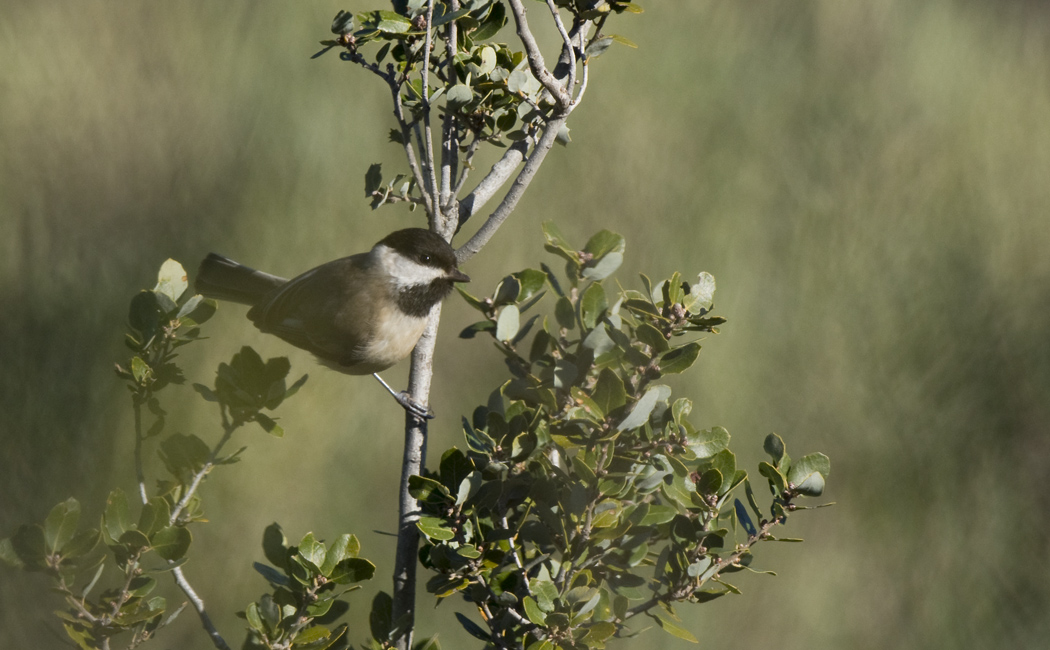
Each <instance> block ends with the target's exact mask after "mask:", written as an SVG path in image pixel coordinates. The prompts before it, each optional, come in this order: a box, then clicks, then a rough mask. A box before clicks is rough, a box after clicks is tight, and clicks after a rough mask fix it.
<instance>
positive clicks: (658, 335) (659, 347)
mask: <svg viewBox="0 0 1050 650" xmlns="http://www.w3.org/2000/svg"><path fill="white" fill-rule="evenodd" d="M634 334H635V336H637V337H638V340H639V341H641V342H642V343H645V344H646V345H648V346H649V347H651V348H652V349H653V351H654V352H657V353H660V352H666V351H667V350H670V349H671V344H670V343H668V342H667V337H665V336H664V334H663V332H661V331H660V330H658V329H656V328H655V327H653V326H652V325H650V324H649V323H642V324H641V325H639V326H638V327H637V328H635V330H634Z"/></svg>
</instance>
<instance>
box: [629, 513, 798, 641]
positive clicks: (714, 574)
mask: <svg viewBox="0 0 1050 650" xmlns="http://www.w3.org/2000/svg"><path fill="white" fill-rule="evenodd" d="M780 523H782V522H781V520H779V519H770V520H769V521H767V522H766V523H764V524H762V528H760V529H759V530H758V534H757V535H753V536H751V537H748V540H747V542H745V543H743V544H740V545H739V546H738V547H737V549H736V550H735V551H733V552H732V553H730V554H729V555H727V556H725V557H723V558H721V559H720V560H719V561H718V562H716V563H715V564H714V568H715V570H714V571H711V570H710V569H708V571H710V573H711V575H710V576H708V577H707V578H705V579H704V580H703V581H702V582H700V583H699V584H698V585H696V586H695V587H694V586H692V585H690V586H689V593H692V592H695V591H696V590H698V589H702V588H703V586H704V585H705V584H707V583H708V582H709V581H710V580H715V581H717V580H718V574H719V573H721V572H722V571H723V570H725V568H726V567H728V566H730V565H735V564H736V563H738V562H739V561H740V558H742V557H744V555H745V554H747V553H748V552H749V551H750V550H751V547H752V546H754V545H755V544H757V543H758V542H760V541H762V540H763V539H765V538H766V535H767V534H768V533H769V531H770V530H771V529H772V528H773V527H774V526H776V525H778V524H780ZM675 599H676V598H675V597H674V596H673V594H672V592H668V593H666V594H663V595H662V596H653V597H652V598H650V599H649V600H647V601H645V602H644V603H640V604H638V605H635V606H634V607H632V608H630V609H629V610H627V615H626V616H624V620H626V619H629V618H632V617H634V616H637V615H638V614H644V613H646V612H647V611H649V610H650V609H652V608H653V607H655V606H656V605H658V604H660V603H661V602H666V601H668V600H675Z"/></svg>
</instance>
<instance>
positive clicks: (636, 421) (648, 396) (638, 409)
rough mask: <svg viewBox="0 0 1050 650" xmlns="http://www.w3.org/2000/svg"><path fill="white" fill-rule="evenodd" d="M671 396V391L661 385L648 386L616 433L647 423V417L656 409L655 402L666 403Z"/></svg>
mask: <svg viewBox="0 0 1050 650" xmlns="http://www.w3.org/2000/svg"><path fill="white" fill-rule="evenodd" d="M670 396H671V389H670V388H668V387H667V386H663V385H659V384H657V385H655V386H650V387H649V389H648V390H647V391H645V395H642V398H641V399H639V400H638V402H637V403H635V405H634V408H633V409H631V413H630V414H629V415H628V416H627V417H625V418H624V419H623V421H622V422H620V425H619V426H618V427H616V430H617V431H629V430H631V429H637V428H638V427H640V426H642V425H643V424H645V423H646V422H648V421H649V415H650V414H651V413H652V412H653V409H655V408H656V404H657V402H661V401H666V400H667V398H668V397H670Z"/></svg>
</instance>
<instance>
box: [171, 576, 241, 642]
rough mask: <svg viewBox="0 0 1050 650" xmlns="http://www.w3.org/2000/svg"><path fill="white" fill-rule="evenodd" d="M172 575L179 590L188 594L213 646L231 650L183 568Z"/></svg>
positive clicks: (187, 596)
mask: <svg viewBox="0 0 1050 650" xmlns="http://www.w3.org/2000/svg"><path fill="white" fill-rule="evenodd" d="M171 573H172V575H174V576H175V584H177V585H178V586H179V589H182V593H184V594H186V598H188V599H189V601H190V603H191V604H192V605H193V609H195V610H197V616H199V617H200V619H201V625H202V626H203V627H204V631H205V632H207V633H208V636H209V637H210V638H211V642H212V644H214V645H215V647H216V648H219V650H230V646H229V645H227V644H226V640H225V639H223V638H222V635H221V634H219V631H218V630H217V629H215V624H213V623H212V622H211V617H210V616H208V612H207V610H205V608H204V601H203V600H202V599H201V597H200V596H198V595H197V592H196V591H194V590H193V587H192V586H190V583H189V581H188V580H186V576H185V575H183V573H182V567H180V566H177V567H175V568H174V569H172V570H171Z"/></svg>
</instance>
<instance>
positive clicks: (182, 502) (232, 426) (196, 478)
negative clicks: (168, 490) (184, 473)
mask: <svg viewBox="0 0 1050 650" xmlns="http://www.w3.org/2000/svg"><path fill="white" fill-rule="evenodd" d="M219 408H220V409H221V410H222V419H223V423H222V428H223V433H222V438H220V439H219V444H217V445H215V449H212V451H211V454H209V455H208V460H207V461H206V462H205V463H204V465H203V466H202V467H201V468H200V469H199V470H197V472H196V473H195V474H194V475H193V479H191V480H190V484H189V487H187V488H186V492H185V494H183V495H182V498H181V499H179V502H178V503H177V504H175V507H174V508H172V509H171V516H170V517H169V518H168V525H169V526H174V525H175V522H176V521H178V520H179V515H181V514H182V511H183V510H184V509H185V508H186V505H187V504H189V502H190V499H192V498H193V495H194V494H196V492H197V488H198V487H200V484H201V481H203V480H204V477H205V476H207V475H208V472H210V471H211V470H212V468H213V467H215V459H216V458H218V457H219V452H220V451H222V448H223V446H225V445H226V442H227V441H228V440H229V439H230V436H232V435H233V432H234V431H236V430H237V429H238V428H239V427H240V426H241V423H239V422H229V421H227V419H226V410H225V409H224V408H223V407H222V406H220V407H219Z"/></svg>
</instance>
